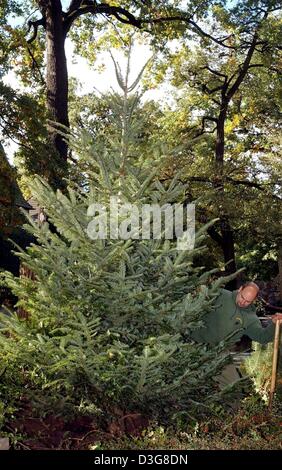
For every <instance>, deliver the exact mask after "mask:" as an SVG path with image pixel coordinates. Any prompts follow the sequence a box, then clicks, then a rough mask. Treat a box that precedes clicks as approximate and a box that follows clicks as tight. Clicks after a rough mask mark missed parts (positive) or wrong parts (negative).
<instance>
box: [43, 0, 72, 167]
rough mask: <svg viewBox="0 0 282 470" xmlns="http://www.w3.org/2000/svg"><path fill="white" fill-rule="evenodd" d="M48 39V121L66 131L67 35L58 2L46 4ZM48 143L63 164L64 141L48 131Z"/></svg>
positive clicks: (64, 157) (64, 155)
mask: <svg viewBox="0 0 282 470" xmlns="http://www.w3.org/2000/svg"><path fill="white" fill-rule="evenodd" d="M45 15H46V16H45V17H46V26H45V27H46V38H47V76H46V83H47V107H48V111H49V116H50V119H51V120H53V121H55V122H58V123H59V124H63V125H64V126H67V127H69V119H68V73H67V61H66V55H65V39H66V32H65V30H64V25H63V15H62V5H61V2H60V0H53V1H48V2H47V5H46V10H45ZM49 134H50V140H51V143H52V144H53V145H54V147H55V149H56V151H57V153H58V154H59V156H60V158H61V159H62V160H63V161H66V160H67V153H68V146H67V144H66V142H64V140H63V137H62V136H61V135H59V134H58V133H57V132H56V131H55V130H54V129H53V128H51V127H49Z"/></svg>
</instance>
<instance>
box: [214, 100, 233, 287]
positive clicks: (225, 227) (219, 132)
mask: <svg viewBox="0 0 282 470" xmlns="http://www.w3.org/2000/svg"><path fill="white" fill-rule="evenodd" d="M227 108H228V101H225V100H222V105H221V110H220V113H219V117H218V121H217V127H216V147H215V161H216V171H217V176H216V183H215V185H214V186H215V188H216V190H217V191H218V195H219V219H220V220H219V223H220V232H221V247H222V250H223V257H224V263H225V274H226V276H228V275H230V274H233V273H235V272H236V261H235V247H234V236H233V230H232V227H231V225H230V222H229V217H228V215H227V213H226V211H225V208H224V197H225V192H224V151H225V131H224V127H225V120H226V116H227ZM227 287H228V288H230V289H235V288H236V287H237V282H236V280H235V279H234V280H233V281H230V282H229V283H228V285H227Z"/></svg>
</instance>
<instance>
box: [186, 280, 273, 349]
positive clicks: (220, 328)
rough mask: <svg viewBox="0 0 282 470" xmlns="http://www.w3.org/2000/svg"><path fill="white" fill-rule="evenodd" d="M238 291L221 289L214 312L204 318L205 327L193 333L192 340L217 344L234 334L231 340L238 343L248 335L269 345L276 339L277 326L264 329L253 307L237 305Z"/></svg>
mask: <svg viewBox="0 0 282 470" xmlns="http://www.w3.org/2000/svg"><path fill="white" fill-rule="evenodd" d="M236 296H237V291H234V292H230V291H228V290H225V289H221V292H220V295H219V296H218V297H217V299H216V301H215V306H214V310H213V311H212V312H210V313H208V314H207V315H206V316H204V318H203V321H204V323H205V327H203V328H199V329H198V330H195V331H193V333H192V335H191V336H192V339H194V340H195V341H198V342H200V343H209V344H217V343H219V342H220V341H222V340H224V339H225V338H226V337H227V336H229V335H230V334H232V333H235V331H236V333H235V334H234V335H233V336H232V338H231V339H230V341H231V342H233V343H236V342H237V341H239V340H240V338H241V337H242V336H243V335H247V336H248V337H249V338H250V339H252V340H253V341H257V342H258V343H268V342H270V341H272V339H273V337H274V331H275V325H274V323H272V322H271V324H270V325H268V326H267V327H266V328H263V327H262V325H261V323H260V320H259V318H258V317H257V315H256V309H255V307H254V306H253V305H250V306H249V307H246V308H241V307H238V305H236Z"/></svg>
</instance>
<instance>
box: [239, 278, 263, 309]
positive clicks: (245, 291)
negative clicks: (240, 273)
mask: <svg viewBox="0 0 282 470" xmlns="http://www.w3.org/2000/svg"><path fill="white" fill-rule="evenodd" d="M258 293H259V286H258V285H257V284H255V283H254V282H248V283H247V284H245V285H244V286H241V287H240V289H239V290H238V292H237V296H236V304H237V305H238V307H241V308H246V307H249V305H251V304H252V303H253V302H254V301H255V300H256V298H257V295H258Z"/></svg>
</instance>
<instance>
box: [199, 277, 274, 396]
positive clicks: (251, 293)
mask: <svg viewBox="0 0 282 470" xmlns="http://www.w3.org/2000/svg"><path fill="white" fill-rule="evenodd" d="M258 293H259V287H258V285H257V284H255V283H254V282H248V283H247V284H245V285H244V286H242V287H240V289H239V290H238V291H233V292H230V291H228V290H225V289H221V292H220V295H219V296H218V297H217V299H216V302H215V308H214V310H213V311H212V312H211V313H209V314H207V315H206V316H205V317H204V318H203V320H204V323H205V327H203V328H200V329H198V330H196V331H194V332H193V333H192V339H194V340H195V341H197V342H199V343H208V344H211V345H215V344H217V343H219V342H220V341H223V340H224V339H226V338H228V346H231V345H232V344H234V343H236V342H237V341H239V340H240V339H241V337H242V336H243V335H246V336H248V337H249V338H250V339H252V340H253V341H256V342H258V343H262V344H263V343H268V342H270V341H272V340H273V337H274V332H275V323H276V321H277V320H282V314H276V315H273V316H272V317H271V320H272V322H271V323H270V325H268V326H267V327H266V328H263V327H262V325H261V323H260V320H259V318H258V317H257V315H256V309H255V307H254V305H253V303H254V301H255V300H256V298H257V296H258ZM240 377H241V374H240V373H239V371H238V369H237V367H236V366H235V364H228V365H226V366H225V367H224V368H223V370H222V372H221V374H220V375H219V376H216V377H215V380H216V381H217V383H218V384H219V387H220V388H221V389H224V388H225V387H226V386H227V385H228V384H230V383H232V382H235V381H236V380H238V379H239V378H240Z"/></svg>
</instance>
